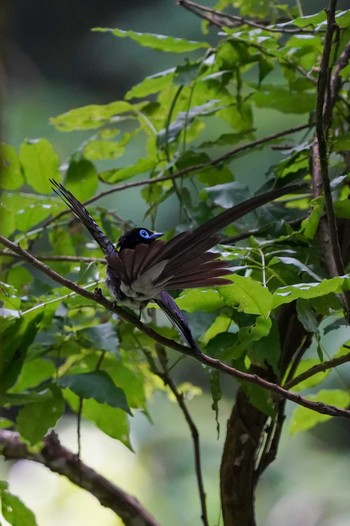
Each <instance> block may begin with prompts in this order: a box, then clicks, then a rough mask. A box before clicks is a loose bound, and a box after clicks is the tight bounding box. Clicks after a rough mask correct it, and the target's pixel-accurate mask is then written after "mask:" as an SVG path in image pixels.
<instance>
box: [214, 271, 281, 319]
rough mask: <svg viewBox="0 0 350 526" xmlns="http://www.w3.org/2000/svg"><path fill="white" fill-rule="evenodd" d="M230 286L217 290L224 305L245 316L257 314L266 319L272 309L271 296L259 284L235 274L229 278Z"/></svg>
mask: <svg viewBox="0 0 350 526" xmlns="http://www.w3.org/2000/svg"><path fill="white" fill-rule="evenodd" d="M230 280H232V285H226V286H225V287H220V288H219V293H220V296H221V297H222V298H223V299H224V301H225V305H228V306H230V307H233V308H235V309H237V310H239V311H240V312H245V313H246V314H258V315H262V316H265V317H267V316H268V315H269V313H270V311H271V308H272V301H273V296H272V294H271V292H270V291H269V290H268V289H267V288H266V287H263V285H262V284H261V283H259V282H258V281H255V280H253V279H251V278H248V277H247V278H244V277H242V276H239V275H238V274H235V275H233V276H230Z"/></svg>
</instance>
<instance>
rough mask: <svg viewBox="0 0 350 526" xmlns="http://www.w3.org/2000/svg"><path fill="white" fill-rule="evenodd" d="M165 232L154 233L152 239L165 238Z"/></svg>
mask: <svg viewBox="0 0 350 526" xmlns="http://www.w3.org/2000/svg"><path fill="white" fill-rule="evenodd" d="M163 235H164V234H163V232H153V234H152V235H150V236H149V237H150V239H158V238H159V237H161V236H163Z"/></svg>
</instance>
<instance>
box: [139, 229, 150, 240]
mask: <svg viewBox="0 0 350 526" xmlns="http://www.w3.org/2000/svg"><path fill="white" fill-rule="evenodd" d="M139 234H140V236H141V237H143V238H144V239H149V238H150V234H149V232H147V230H145V229H144V228H142V229H141V230H140V231H139Z"/></svg>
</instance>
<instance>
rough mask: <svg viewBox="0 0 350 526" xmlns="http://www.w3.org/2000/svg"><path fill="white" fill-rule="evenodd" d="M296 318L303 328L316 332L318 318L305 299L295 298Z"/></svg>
mask: <svg viewBox="0 0 350 526" xmlns="http://www.w3.org/2000/svg"><path fill="white" fill-rule="evenodd" d="M297 313H298V320H299V321H300V323H302V325H303V327H304V329H305V330H306V331H308V332H311V333H316V332H318V324H319V322H318V319H317V315H316V313H315V311H314V310H313V308H312V306H311V305H310V302H308V301H306V300H302V299H299V300H297Z"/></svg>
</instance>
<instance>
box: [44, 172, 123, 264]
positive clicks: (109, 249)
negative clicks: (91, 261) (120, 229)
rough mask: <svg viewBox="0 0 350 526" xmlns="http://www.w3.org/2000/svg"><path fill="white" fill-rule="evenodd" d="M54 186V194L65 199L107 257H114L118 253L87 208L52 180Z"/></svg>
mask: <svg viewBox="0 0 350 526" xmlns="http://www.w3.org/2000/svg"><path fill="white" fill-rule="evenodd" d="M50 183H51V184H52V185H53V190H54V192H55V193H56V194H57V195H58V196H59V197H61V199H63V201H64V202H65V203H66V205H67V206H68V207H69V208H70V209H71V210H72V212H73V213H74V214H75V215H76V216H77V218H78V219H80V221H81V222H82V223H83V225H85V227H86V228H87V229H88V231H89V232H90V234H91V235H92V237H93V238H94V239H95V241H97V243H98V244H99V246H100V248H101V249H102V251H103V253H104V254H105V255H113V254H115V253H116V252H117V251H116V249H115V248H114V246H113V245H112V243H111V242H110V241H109V239H108V238H107V237H106V236H105V234H104V233H103V232H102V230H101V229H100V227H99V226H98V224H97V223H96V221H95V220H94V219H93V218H92V217H91V215H90V214H89V212H88V211H87V210H86V208H85V206H84V205H83V204H81V203H80V202H79V201H78V199H76V198H75V197H74V195H73V194H71V193H70V192H69V190H67V189H66V188H65V187H64V186H63V185H61V184H60V183H57V181H55V180H54V179H50Z"/></svg>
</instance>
